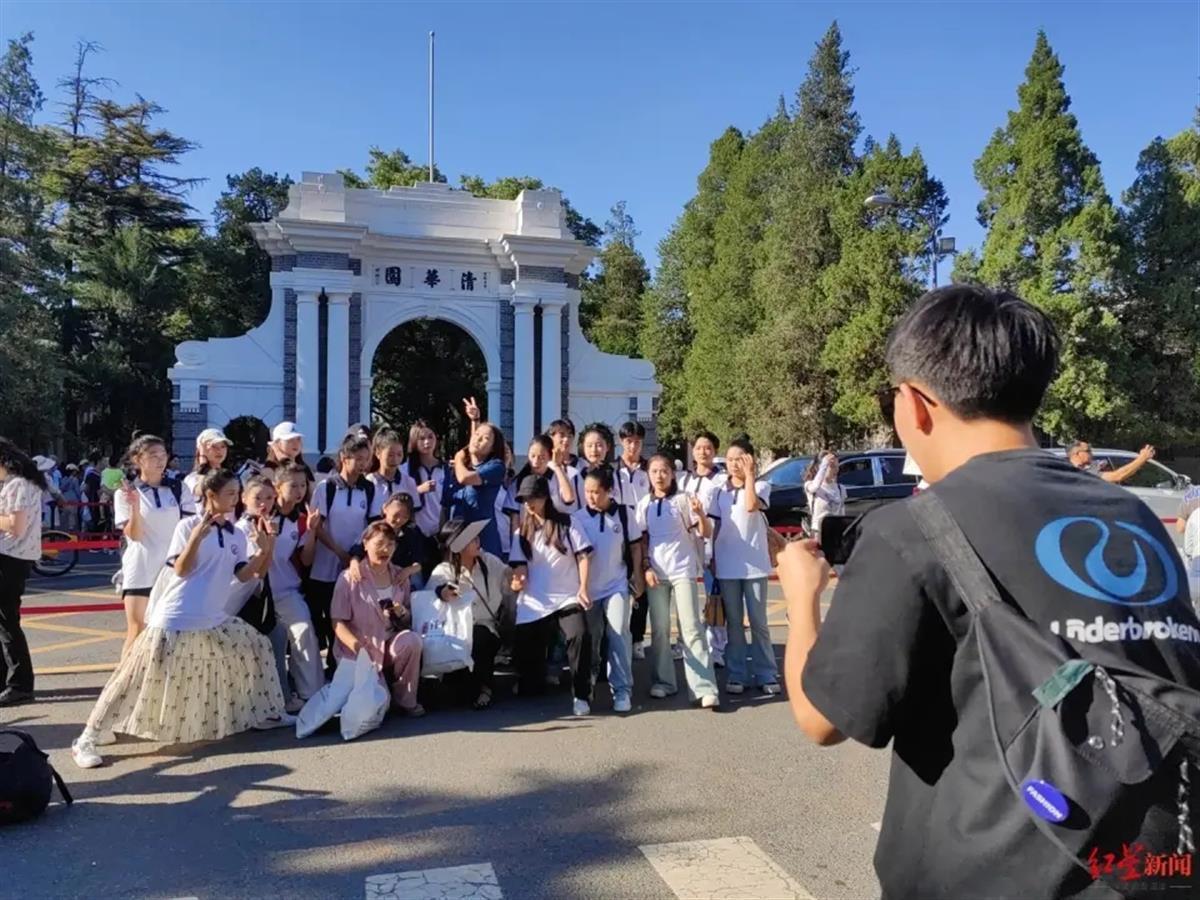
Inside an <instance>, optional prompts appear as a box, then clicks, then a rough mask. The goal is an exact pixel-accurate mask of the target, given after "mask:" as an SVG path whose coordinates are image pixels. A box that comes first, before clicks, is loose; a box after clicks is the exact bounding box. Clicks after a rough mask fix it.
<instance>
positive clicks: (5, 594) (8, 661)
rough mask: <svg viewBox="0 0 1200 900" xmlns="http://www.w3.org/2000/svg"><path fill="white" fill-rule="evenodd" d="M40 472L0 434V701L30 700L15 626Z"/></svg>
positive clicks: (36, 546)
mask: <svg viewBox="0 0 1200 900" xmlns="http://www.w3.org/2000/svg"><path fill="white" fill-rule="evenodd" d="M45 489H46V476H45V475H44V474H43V473H42V472H39V471H38V467H37V465H35V464H34V462H33V460H32V459H30V458H29V457H28V456H26V455H25V454H24V453H22V452H21V451H20V450H18V449H17V446H16V444H14V443H13V442H12V441H10V440H8V439H7V438H0V652H2V653H3V655H4V660H3V666H2V668H0V675H2V676H3V679H2V680H0V706H17V705H19V704H22V703H32V702H33V660H32V659H31V658H30V656H29V644H28V643H27V642H26V641H25V632H24V631H23V630H22V629H21V595H22V594H23V593H25V579H26V578H27V577H28V576H29V570H30V569H31V568H32V567H33V564H34V563H35V562H36V561H37V560H38V559H39V558H40V557H41V555H42V491H44V490H45Z"/></svg>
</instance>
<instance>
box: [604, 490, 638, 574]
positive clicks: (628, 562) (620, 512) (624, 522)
mask: <svg viewBox="0 0 1200 900" xmlns="http://www.w3.org/2000/svg"><path fill="white" fill-rule="evenodd" d="M600 515H604V513H601V514H600ZM617 518H618V519H620V520H621V558H622V559H623V560H624V561H625V573H626V574H627V575H632V574H633V552H632V551H631V550H630V549H629V507H627V506H626V505H625V504H624V503H618V504H617Z"/></svg>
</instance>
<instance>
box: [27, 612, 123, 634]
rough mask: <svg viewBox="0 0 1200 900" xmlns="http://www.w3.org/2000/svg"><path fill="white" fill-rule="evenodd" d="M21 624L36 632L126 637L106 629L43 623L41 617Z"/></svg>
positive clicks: (118, 632)
mask: <svg viewBox="0 0 1200 900" xmlns="http://www.w3.org/2000/svg"><path fill="white" fill-rule="evenodd" d="M21 624H22V625H23V626H24V627H25V628H32V629H34V630H36V631H61V632H62V633H63V634H94V635H97V636H99V635H103V636H104V637H113V636H115V637H125V632H123V631H112V630H110V629H105V628H84V627H83V626H82V625H56V624H53V623H51V622H46V621H43V620H42V618H41V617H40V616H39V617H38V618H36V619H32V620H31V619H27V618H22V619H21Z"/></svg>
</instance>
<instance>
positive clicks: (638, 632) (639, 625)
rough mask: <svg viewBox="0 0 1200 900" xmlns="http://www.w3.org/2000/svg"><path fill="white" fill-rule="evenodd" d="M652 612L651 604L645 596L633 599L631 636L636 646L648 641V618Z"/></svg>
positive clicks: (630, 617)
mask: <svg viewBox="0 0 1200 900" xmlns="http://www.w3.org/2000/svg"><path fill="white" fill-rule="evenodd" d="M649 612H650V602H649V600H648V599H647V598H646V595H645V594H642V595H641V596H640V597H634V598H633V612H632V614H630V616H629V634H630V636H631V637H632V638H633V642H634V644H640V643H641V642H642V641H644V640H645V639H646V616H647V615H648V614H649Z"/></svg>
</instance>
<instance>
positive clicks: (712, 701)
mask: <svg viewBox="0 0 1200 900" xmlns="http://www.w3.org/2000/svg"><path fill="white" fill-rule="evenodd" d="M720 705H721V701H720V699H719V698H718V697H717V695H716V694H705V695H704V696H703V697H701V698H700V708H701V709H716V708H717V707H718V706H720Z"/></svg>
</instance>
